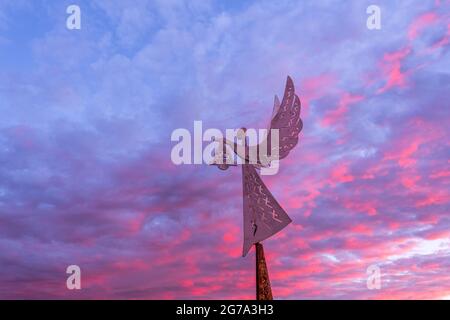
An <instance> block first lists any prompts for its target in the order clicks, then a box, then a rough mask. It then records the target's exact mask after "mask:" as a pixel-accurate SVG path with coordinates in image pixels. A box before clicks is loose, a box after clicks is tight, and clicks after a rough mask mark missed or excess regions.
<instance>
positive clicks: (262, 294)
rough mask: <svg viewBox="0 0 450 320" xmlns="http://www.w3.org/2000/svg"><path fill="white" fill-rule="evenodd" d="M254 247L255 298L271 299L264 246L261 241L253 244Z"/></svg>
mask: <svg viewBox="0 0 450 320" xmlns="http://www.w3.org/2000/svg"><path fill="white" fill-rule="evenodd" d="M255 249H256V300H273V296H272V287H271V286H270V280H269V271H268V270H267V265H266V258H265V256H264V248H263V246H262V244H261V243H256V244H255Z"/></svg>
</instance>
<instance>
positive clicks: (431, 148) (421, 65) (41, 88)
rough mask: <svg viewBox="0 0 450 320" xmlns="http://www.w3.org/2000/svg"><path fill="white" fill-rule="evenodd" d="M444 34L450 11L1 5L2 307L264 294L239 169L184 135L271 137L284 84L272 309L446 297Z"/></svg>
mask: <svg viewBox="0 0 450 320" xmlns="http://www.w3.org/2000/svg"><path fill="white" fill-rule="evenodd" d="M71 4H77V5H78V6H79V7H80V9H81V30H68V29H67V28H66V19H67V17H68V14H67V13H66V8H67V6H69V5H71ZM371 4H375V5H378V6H379V7H380V9H381V29H380V30H369V29H368V28H367V27H366V20H367V18H368V16H369V15H368V14H367V13H366V8H367V7H368V6H369V5H371ZM449 37H450V1H444V0H442V1H439V0H414V1H412V0H401V1H389V0H383V1H382V0H370V1H365V0H352V1H338V0H335V1H332V0H321V1H313V0H310V1H285V0H281V1H273V0H267V1H265V0H261V1H238V0H232V1H206V0H189V1H188V0H186V1H181V0H180V1H175V0H154V1H146V0H129V1H125V0H110V1H106V0H90V1H88V0H84V1H82V0H70V1H66V0H63V1H43V0H36V1H31V0H29V1H25V0H1V1H0V298H3V299H14V298H20V299H22V298H31V299H38V298H40V299H42V298H44V299H48V298H57V299H60V298H61V299H74V298H76V299H78V298H86V299H109V298H111V299H254V297H255V288H254V287H255V270H254V264H255V261H254V259H255V257H254V251H253V250H252V251H251V252H250V253H249V255H248V256H247V257H245V258H242V257H241V253H242V241H243V239H242V238H243V235H242V181H241V170H240V168H236V167H231V168H229V169H228V170H227V171H220V170H218V169H217V168H215V167H213V166H207V165H180V166H176V165H174V164H173V163H172V161H171V158H170V153H171V149H172V147H173V146H174V145H175V143H174V142H172V141H171V140H170V136H171V133H172V132H173V131H174V130H175V129H178V128H186V129H188V130H190V131H192V130H193V124H194V121H196V120H198V121H202V122H203V127H204V128H205V129H206V128H218V129H220V130H225V129H227V128H240V127H242V126H245V127H250V128H265V127H266V126H267V124H268V123H269V120H270V116H271V114H272V104H273V97H274V95H275V94H278V95H279V96H282V94H283V90H284V85H285V81H286V77H287V76H288V75H290V76H291V77H292V79H293V80H294V83H295V86H296V91H297V94H298V95H299V97H300V99H301V101H302V119H303V123H304V128H303V131H302V133H301V134H300V141H299V144H298V145H297V147H296V148H295V149H294V150H293V151H291V153H290V154H289V156H288V157H287V158H285V159H283V160H282V162H281V163H280V171H279V173H278V174H277V175H274V176H264V177H263V180H264V182H265V183H266V184H267V186H268V187H269V189H270V190H271V191H272V193H273V194H274V196H275V197H276V199H277V200H278V201H279V203H280V204H281V205H282V206H283V208H284V209H285V210H286V212H287V213H288V214H289V216H290V217H291V218H292V220H293V223H292V224H290V225H289V226H287V227H286V228H285V229H284V230H283V231H282V232H280V233H279V234H277V235H275V236H274V237H273V238H270V239H268V240H266V241H264V243H263V244H264V249H265V253H266V258H267V263H268V268H269V273H270V280H271V283H272V290H273V295H274V297H275V298H276V299H444V298H447V299H450V192H449V190H450V143H449V135H450V102H449V98H448V93H449V92H450V56H449V53H450V51H449V48H450V45H449ZM69 265H78V266H79V267H80V268H81V282H82V289H81V290H68V289H67V288H66V279H67V277H68V274H66V268H67V266H69ZM371 265H376V266H378V267H379V268H380V270H381V288H380V289H379V290H369V289H368V288H367V284H366V281H367V274H366V270H367V268H368V267H369V266H371Z"/></svg>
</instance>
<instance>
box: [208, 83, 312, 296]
mask: <svg viewBox="0 0 450 320" xmlns="http://www.w3.org/2000/svg"><path fill="white" fill-rule="evenodd" d="M300 110H301V103H300V99H299V97H298V96H297V95H296V94H295V88H294V83H293V81H292V79H291V78H290V77H289V76H288V77H287V81H286V88H285V91H284V96H283V99H282V101H281V103H280V102H279V99H278V97H277V96H275V102H274V107H273V112H272V117H271V121H270V128H269V130H268V131H267V134H266V137H265V139H263V141H262V142H260V143H259V144H257V145H253V146H251V145H249V144H248V141H247V139H246V138H247V137H246V129H245V128H241V129H240V131H239V132H238V136H237V138H238V139H240V140H241V141H242V143H241V144H238V143H237V142H235V141H230V140H227V139H223V141H221V143H219V147H218V149H217V151H216V155H215V158H214V161H213V163H212V164H213V165H217V166H218V167H219V169H222V170H226V169H228V167H229V166H230V165H231V166H235V165H237V164H236V163H234V160H232V159H231V158H232V157H231V155H230V153H229V151H228V150H227V149H228V148H227V146H228V147H229V148H230V149H231V150H232V151H233V152H234V153H235V154H236V155H237V156H238V157H239V158H240V159H241V165H242V183H243V209H244V210H243V213H244V245H243V251H242V255H243V256H246V255H247V253H248V252H249V250H250V249H251V247H252V245H255V248H256V269H257V272H256V275H257V277H256V278H257V299H272V292H271V288H270V282H269V278H268V272H267V267H266V263H265V258H264V251H263V247H262V244H260V242H261V241H263V240H265V239H267V238H269V237H271V236H272V235H274V234H276V233H277V232H279V231H281V230H282V229H283V228H285V227H286V226H287V225H288V224H289V223H291V222H292V220H291V219H290V218H289V216H288V215H287V213H286V211H284V210H283V208H282V207H281V206H280V204H279V203H278V202H277V201H276V200H275V198H274V196H273V195H272V194H271V193H270V191H269V189H268V188H267V187H266V185H265V184H264V182H263V181H262V179H261V177H260V175H259V174H258V171H257V169H258V170H263V169H265V168H270V167H271V166H272V165H273V163H277V161H279V160H280V159H283V158H285V157H286V156H287V155H288V154H289V152H290V151H291V150H292V149H293V148H294V147H295V146H296V145H297V143H298V139H299V138H298V136H299V133H300V131H301V130H302V128H303V122H302V120H301V119H300ZM230 159H231V160H230ZM277 164H278V163H277Z"/></svg>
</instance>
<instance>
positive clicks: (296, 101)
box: [267, 76, 303, 159]
mask: <svg viewBox="0 0 450 320" xmlns="http://www.w3.org/2000/svg"><path fill="white" fill-rule="evenodd" d="M300 111H301V103H300V98H299V97H298V96H297V95H296V94H295V88H294V82H293V81H292V79H291V77H289V76H288V77H287V81H286V88H285V90H284V96H283V100H282V101H281V104H280V103H279V100H278V97H277V96H275V102H274V109H273V113H272V119H271V121H270V129H269V131H268V134H267V143H268V148H267V149H268V150H273V148H275V147H277V146H273V147H272V146H271V141H272V139H271V134H272V132H271V129H278V130H279V139H280V140H279V145H278V151H279V152H278V154H279V159H283V158H285V157H286V156H287V155H288V154H289V151H291V150H292V149H293V148H294V147H295V146H296V145H297V143H298V135H299V134H300V131H302V129H303V121H302V120H301V119H300Z"/></svg>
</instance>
